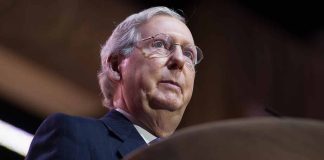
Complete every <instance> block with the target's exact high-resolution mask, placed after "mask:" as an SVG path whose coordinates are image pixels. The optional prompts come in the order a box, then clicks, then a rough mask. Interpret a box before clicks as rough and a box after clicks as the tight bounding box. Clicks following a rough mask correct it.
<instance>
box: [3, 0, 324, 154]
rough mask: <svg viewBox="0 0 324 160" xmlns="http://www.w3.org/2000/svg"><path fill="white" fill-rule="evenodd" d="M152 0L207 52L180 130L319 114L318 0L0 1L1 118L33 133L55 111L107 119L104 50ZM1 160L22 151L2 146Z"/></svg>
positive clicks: (322, 109) (323, 103)
mask: <svg viewBox="0 0 324 160" xmlns="http://www.w3.org/2000/svg"><path fill="white" fill-rule="evenodd" d="M157 5H164V6H168V7H170V8H172V9H174V10H176V11H177V12H179V13H180V14H182V15H183V16H185V17H186V18H187V21H188V26H189V28H190V29H191V31H192V34H193V36H194V38H195V42H196V44H197V45H198V46H200V48H202V50H203V53H204V56H205V58H204V60H203V61H202V63H201V64H199V66H198V72H197V75H196V81H195V88H194V94H193V98H192V100H191V102H190V104H189V106H188V108H187V111H186V113H185V116H184V118H183V121H182V122H181V125H180V127H179V129H181V128H184V127H188V126H192V125H198V124H201V123H206V122H211V121H220V120H225V119H229V118H243V117H256V116H271V114H269V112H267V111H266V110H271V111H272V112H275V113H276V114H279V115H281V116H286V117H298V118H312V119H318V120H323V119H324V100H323V99H324V83H323V82H324V22H323V20H324V19H323V16H324V13H323V12H324V10H323V8H322V7H321V5H320V3H319V2H317V3H315V2H311V1H305V0H301V1H298V2H296V1H294V2H293V3H289V2H283V1H274V0H271V1H270V0H264V1H252V0H245V1H243V0H223V1H220V0H218V1H210V0H114V1H113V0H92V1H87V0H31V1H28V0H0V103H1V106H0V120H2V121H4V122H6V123H9V124H11V125H13V126H16V127H18V128H21V129H22V130H24V131H26V132H28V133H30V134H34V133H35V131H36V129H37V127H38V126H39V125H40V123H41V122H42V120H44V118H45V117H46V116H48V115H49V114H51V113H54V112H64V113H66V114H70V115H79V116H90V117H94V118H99V117H101V116H102V115H104V114H105V113H106V112H107V110H106V109H105V108H104V107H102V105H101V97H102V95H101V93H100V90H99V86H98V83H97V72H98V70H99V67H100V63H99V62H100V60H99V58H100V57H99V52H100V47H101V45H103V44H104V42H105V41H106V39H107V38H108V37H109V35H110V34H111V32H112V30H113V29H114V27H115V26H116V25H117V24H118V23H120V22H121V21H122V20H123V19H124V18H126V17H127V16H129V15H130V14H132V13H134V12H138V11H140V10H143V9H145V8H148V7H152V6H157ZM0 132H4V131H3V130H0ZM0 158H1V159H23V158H24V157H23V156H21V155H19V154H17V153H15V152H13V151H11V150H10V149H7V148H6V147H4V146H1V145H0Z"/></svg>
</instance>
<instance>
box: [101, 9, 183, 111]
mask: <svg viewBox="0 0 324 160" xmlns="http://www.w3.org/2000/svg"><path fill="white" fill-rule="evenodd" d="M157 15H167V16H170V17H174V18H176V19H178V20H180V21H182V22H183V23H185V18H184V17H182V16H181V15H179V14H178V13H176V12H175V11H173V10H171V9H169V8H167V7H152V8H149V9H146V10H143V11H141V12H139V13H135V14H133V15H130V16H129V17H127V18H126V19H125V20H124V21H123V22H121V23H120V24H119V25H118V26H117V27H116V28H115V29H114V31H113V33H112V34H111V36H110V37H109V39H108V40H107V41H106V43H105V45H104V46H103V47H102V49H101V53H100V57H101V70H100V71H99V73H98V79H99V85H100V89H101V92H102V94H103V98H104V99H103V105H104V106H105V107H107V108H112V107H113V105H112V97H113V95H114V93H115V89H116V83H115V82H113V81H111V80H110V79H109V78H108V75H107V74H108V72H107V70H108V65H109V64H108V61H107V60H108V58H109V57H110V56H112V55H115V54H116V55H117V54H121V55H124V56H126V55H128V54H130V53H131V52H132V50H133V48H134V46H133V44H134V43H135V42H136V41H138V40H139V38H140V36H141V35H140V33H139V32H138V28H139V26H140V25H141V24H143V23H145V22H147V21H148V20H150V19H151V18H152V17H153V16H157Z"/></svg>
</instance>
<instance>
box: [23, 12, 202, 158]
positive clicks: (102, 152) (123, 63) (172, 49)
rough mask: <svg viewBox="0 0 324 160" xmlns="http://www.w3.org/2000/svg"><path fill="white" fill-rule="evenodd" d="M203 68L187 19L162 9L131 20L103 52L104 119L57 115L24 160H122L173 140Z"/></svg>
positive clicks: (118, 29) (120, 27)
mask: <svg viewBox="0 0 324 160" xmlns="http://www.w3.org/2000/svg"><path fill="white" fill-rule="evenodd" d="M201 60H202V53H201V50H200V49H199V48H198V47H197V46H195V45H194V40H193V37H192V35H191V32H190V30H189V29H188V27H187V26H186V25H185V23H184V18H183V17H181V16H180V15H178V14H177V13H175V12H174V11H172V10H170V9H168V8H166V7H153V8H149V9H147V10H144V11H142V12H140V13H137V14H134V15H131V16H129V17H128V18H127V19H126V20H124V21H123V22H122V23H120V24H119V25H118V26H117V27H116V29H115V30H114V31H113V33H112V35H111V36H110V38H109V39H108V41H107V42H106V44H105V46H104V47H103V48H102V51H101V65H102V68H101V71H100V73H99V75H98V78H99V83H100V87H101V90H102V93H103V95H104V105H105V106H106V107H108V108H110V109H111V112H109V113H108V114H107V115H105V116H104V117H103V118H101V119H99V120H97V119H90V118H81V117H72V116H68V115H64V114H54V115H52V116H50V117H49V118H47V119H46V120H45V121H44V122H43V124H42V125H41V126H40V128H39V129H38V130H37V132H36V135H35V138H34V139H33V142H32V144H31V147H30V150H29V153H28V155H27V158H26V159H33V160H35V159H37V160H38V159H96V160H100V159H106V160H107V159H109V160H114V159H121V158H122V157H123V156H125V155H126V154H128V153H130V152H131V151H133V150H135V149H136V148H138V147H141V146H145V145H147V144H149V143H150V142H151V141H153V140H154V139H156V138H158V137H161V138H164V137H167V136H169V135H171V134H172V133H173V132H174V131H175V129H176V127H177V126H178V124H179V123H180V120H181V118H182V115H183V113H184V111H185V109H186V106H187V105H188V103H189V101H190V99H191V95H192V91H193V85H194V78H195V65H196V64H198V63H199V62H200V61H201Z"/></svg>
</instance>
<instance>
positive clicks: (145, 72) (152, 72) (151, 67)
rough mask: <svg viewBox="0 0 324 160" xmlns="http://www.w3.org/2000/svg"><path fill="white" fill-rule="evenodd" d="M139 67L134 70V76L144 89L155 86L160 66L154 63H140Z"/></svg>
mask: <svg viewBox="0 0 324 160" xmlns="http://www.w3.org/2000/svg"><path fill="white" fill-rule="evenodd" d="M139 65H141V67H140V69H138V70H136V75H135V78H136V80H137V81H139V82H140V84H141V86H142V88H143V89H144V90H145V91H151V90H152V89H154V88H156V84H157V82H158V80H159V78H160V77H161V74H160V68H159V66H158V65H157V64H156V63H148V62H146V63H142V64H139Z"/></svg>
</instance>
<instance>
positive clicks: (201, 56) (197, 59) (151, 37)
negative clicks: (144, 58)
mask: <svg viewBox="0 0 324 160" xmlns="http://www.w3.org/2000/svg"><path fill="white" fill-rule="evenodd" d="M159 35H165V36H167V37H170V38H172V41H173V37H172V36H170V35H168V34H165V33H158V34H156V35H154V36H150V37H147V38H143V39H141V40H139V41H137V42H136V43H135V44H136V46H137V47H139V43H140V42H144V41H148V40H151V39H153V41H152V43H153V42H155V41H154V39H155V38H156V37H157V36H159ZM175 45H178V46H180V47H181V49H182V50H183V48H185V47H186V46H194V47H195V48H196V51H197V52H196V55H195V56H196V57H197V58H196V60H195V61H193V62H188V63H192V64H193V65H194V66H196V65H197V64H199V63H200V62H201V61H202V59H203V58H204V55H203V53H202V50H201V49H200V48H199V47H198V46H196V45H194V44H189V45H181V44H179V43H171V44H170V48H171V46H175ZM140 46H141V47H143V46H142V45H140ZM143 48H144V47H143ZM165 49H166V50H167V51H168V54H166V57H168V56H170V55H172V53H173V51H174V48H172V49H168V48H165Z"/></svg>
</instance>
